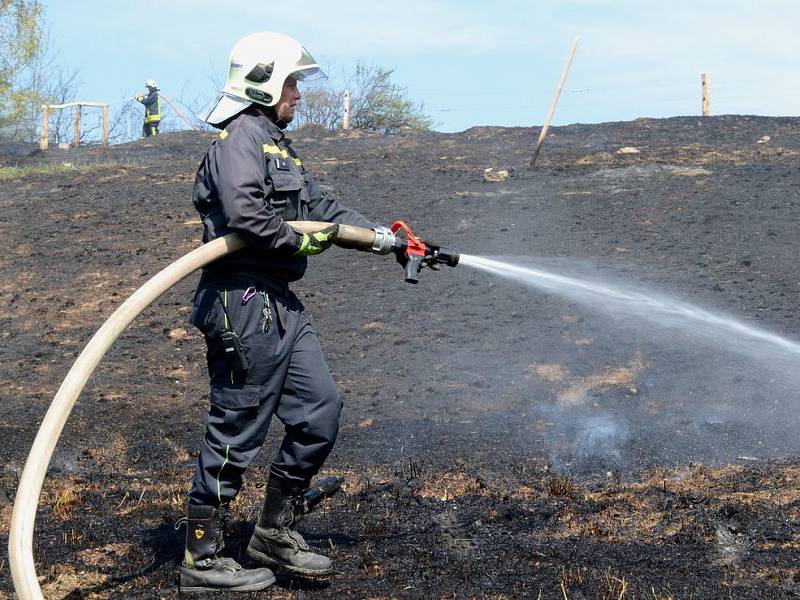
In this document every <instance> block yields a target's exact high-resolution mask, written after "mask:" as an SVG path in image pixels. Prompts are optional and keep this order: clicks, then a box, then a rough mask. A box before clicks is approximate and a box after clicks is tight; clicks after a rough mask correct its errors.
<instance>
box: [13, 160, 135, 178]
mask: <svg viewBox="0 0 800 600" xmlns="http://www.w3.org/2000/svg"><path fill="white" fill-rule="evenodd" d="M119 166H120V165H118V164H117V163H115V162H102V163H92V164H88V165H73V164H71V163H40V164H38V165H29V166H25V167H0V181H11V180H14V179H24V178H25V177H31V176H35V175H63V174H65V173H69V174H75V175H82V174H84V173H94V172H97V171H106V170H109V169H114V168H116V167H119Z"/></svg>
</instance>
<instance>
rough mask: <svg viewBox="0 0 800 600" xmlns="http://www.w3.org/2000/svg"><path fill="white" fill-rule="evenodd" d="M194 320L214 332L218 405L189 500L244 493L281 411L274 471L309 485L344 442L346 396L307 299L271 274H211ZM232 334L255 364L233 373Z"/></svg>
mask: <svg viewBox="0 0 800 600" xmlns="http://www.w3.org/2000/svg"><path fill="white" fill-rule="evenodd" d="M265 313H266V315H265ZM190 320H191V322H192V323H193V324H194V325H195V326H196V327H198V328H199V329H200V331H201V332H202V333H203V334H204V335H205V338H206V344H207V347H208V352H207V356H206V357H207V362H208V372H209V376H210V379H211V407H210V410H209V412H208V418H207V421H206V433H205V436H204V438H203V443H202V446H201V449H200V454H199V456H198V460H197V469H196V471H195V477H194V481H193V483H192V490H191V492H190V494H189V501H190V502H192V503H193V504H203V505H211V506H220V505H223V504H226V503H228V502H230V501H231V500H233V499H234V498H235V497H236V495H237V494H238V492H239V489H240V488H241V485H242V475H243V474H244V472H245V470H246V469H247V467H248V465H249V464H250V463H251V461H252V460H253V459H254V458H255V457H256V455H257V454H258V452H259V450H260V449H261V446H262V444H263V443H264V438H265V437H266V435H267V429H268V427H269V423H270V420H271V419H272V415H273V414H275V415H276V416H277V417H278V419H280V421H281V422H282V423H283V425H284V429H285V435H284V438H283V442H282V443H281V445H280V448H279V449H278V453H277V456H276V457H275V459H274V461H273V463H272V466H271V468H270V473H271V475H272V476H273V477H276V478H277V479H279V480H281V481H282V483H283V484H284V485H287V486H288V487H290V488H295V489H304V488H306V487H307V486H308V483H309V482H310V480H311V478H312V477H313V476H314V475H316V473H317V472H318V471H319V469H320V468H321V467H322V464H323V463H324V462H325V459H326V458H327V457H328V454H329V453H330V451H331V449H332V448H333V445H334V443H335V441H336V435H337V433H338V431H339V414H340V413H341V409H342V399H341V396H340V395H339V392H338V391H337V389H336V385H335V384H334V381H333V378H332V377H331V373H330V370H329V369H328V365H327V364H326V363H325V358H324V357H323V355H322V349H321V348H320V344H319V339H318V338H317V335H316V334H315V333H314V330H313V328H312V327H311V323H310V321H309V319H308V317H307V316H306V314H305V312H304V307H303V305H302V303H301V302H300V301H299V300H298V298H297V297H296V296H295V295H294V294H293V293H292V292H290V291H289V290H288V288H286V287H285V286H281V285H277V284H275V283H273V282H270V281H269V280H258V281H256V280H253V279H252V278H247V277H241V278H240V277H236V276H220V275H209V274H208V273H205V274H204V275H203V276H202V277H201V279H200V284H199V285H198V288H197V292H196V294H195V299H194V306H193V311H192V316H191V319H190ZM225 331H235V332H236V333H237V334H238V336H239V339H240V341H241V345H242V347H243V348H244V352H245V354H246V357H247V363H248V366H247V370H245V371H241V370H232V369H231V366H230V363H229V361H228V360H227V358H226V352H225V345H224V343H223V341H222V334H223V333H224V332H225Z"/></svg>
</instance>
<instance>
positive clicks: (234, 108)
mask: <svg viewBox="0 0 800 600" xmlns="http://www.w3.org/2000/svg"><path fill="white" fill-rule="evenodd" d="M287 77H294V78H295V79H297V80H298V81H305V82H308V81H322V80H324V79H325V78H326V75H325V73H323V72H322V69H321V68H320V66H319V65H318V64H317V61H315V60H314V57H313V56H311V54H309V52H308V50H306V49H305V48H304V47H303V46H302V45H301V44H300V42H298V41H297V40H295V39H293V38H290V37H289V36H288V35H283V34H282V33H271V32H268V31H264V32H260V33H253V34H250V35H248V36H247V37H243V38H242V39H241V40H239V41H238V42H236V45H235V46H234V47H233V50H231V56H230V59H229V60H228V78H227V80H226V81H225V89H223V90H222V94H221V95H220V97H219V98H218V99H217V102H216V104H215V105H214V107H213V108H212V109H211V111H210V112H209V113H208V115H206V117H205V119H204V120H205V121H206V122H207V123H210V124H212V125H218V124H219V123H222V122H223V121H226V120H227V119H230V118H231V117H232V116H234V115H236V114H238V113H240V112H242V111H243V110H244V109H245V108H247V107H248V106H250V105H251V104H253V103H254V102H255V103H256V104H261V105H263V106H275V105H276V104H277V103H278V100H280V97H281V92H282V91H283V83H284V82H285V81H286V78H287Z"/></svg>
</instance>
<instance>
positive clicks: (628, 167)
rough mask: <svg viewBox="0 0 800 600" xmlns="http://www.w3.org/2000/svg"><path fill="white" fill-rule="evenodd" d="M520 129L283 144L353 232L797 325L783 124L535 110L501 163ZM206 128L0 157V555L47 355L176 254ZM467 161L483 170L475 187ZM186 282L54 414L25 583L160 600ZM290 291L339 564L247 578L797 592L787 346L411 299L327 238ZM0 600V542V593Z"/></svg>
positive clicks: (192, 361) (54, 381)
mask: <svg viewBox="0 0 800 600" xmlns="http://www.w3.org/2000/svg"><path fill="white" fill-rule="evenodd" d="M537 133H538V132H537V131H535V130H531V129H501V128H489V127H486V128H476V129H473V130H469V131H466V132H463V133H460V134H447V135H445V134H425V135H408V136H384V137H381V136H373V135H358V134H355V133H352V134H343V133H338V134H330V133H326V132H319V131H310V130H308V131H300V132H296V133H295V134H294V139H295V147H296V148H297V150H298V152H299V153H300V155H301V156H302V157H303V160H304V163H305V164H306V165H307V166H308V167H309V168H310V169H311V170H313V171H314V172H315V173H316V174H317V175H318V178H319V179H320V180H321V183H322V184H323V185H324V186H326V187H327V188H328V189H329V191H330V193H333V194H335V195H336V196H337V197H340V198H342V199H344V200H345V201H346V202H347V203H348V204H349V205H350V206H353V207H354V208H357V209H359V210H361V211H362V212H364V213H365V214H367V215H369V216H371V217H373V218H374V219H376V220H381V221H383V222H386V223H389V222H391V221H393V220H395V219H398V218H403V219H406V220H407V221H408V222H409V223H410V224H411V225H412V227H414V228H415V229H416V230H417V232H418V233H419V234H420V236H421V237H423V238H425V239H429V240H431V241H433V242H438V243H441V244H445V245H451V246H454V247H455V248H458V249H459V250H461V251H462V252H464V253H469V254H475V255H483V256H507V257H530V258H532V259H535V260H536V261H537V264H539V265H542V264H544V265H547V266H548V267H549V268H551V269H553V270H556V271H558V270H563V271H564V272H571V273H576V272H577V273H591V275H592V276H593V277H598V276H602V277H607V278H608V279H609V280H613V281H624V282H628V283H630V282H635V283H636V284H637V285H642V286H645V287H646V288H647V289H651V290H658V291H662V292H667V293H669V294H671V295H673V296H676V297H680V298H681V299H683V300H685V301H688V302H693V303H697V304H699V305H702V306H705V307H709V308H712V309H718V310H722V311H725V312H726V313H730V314H733V315H736V316H738V317H740V318H741V319H742V320H743V321H746V322H747V323H750V324H754V325H758V326H761V327H764V328H766V329H768V330H770V331H774V332H776V333H778V334H780V335H783V336H786V337H788V338H791V339H799V338H800V325H798V324H797V318H796V316H797V315H796V306H797V301H798V295H800V286H798V281H800V261H798V258H797V257H798V256H800V247H799V242H798V239H797V235H796V233H797V224H798V205H799V204H800V189H799V188H798V181H799V180H800V165H799V164H798V156H800V119H777V118H756V117H750V118H748V117H715V118H707V119H698V118H676V119H667V120H645V119H643V120H638V121H633V122H629V123H611V124H601V125H572V126H569V127H559V128H555V129H554V130H552V135H551V136H550V139H549V140H548V143H547V146H546V147H545V150H544V152H543V153H542V155H541V156H540V158H539V164H538V165H537V169H536V170H535V171H529V170H527V168H526V166H527V162H528V160H529V158H530V154H531V146H532V142H533V141H534V140H535V139H536V134H537ZM764 136H769V140H766V141H765V140H764ZM212 139H213V134H203V133H181V134H171V135H164V136H161V137H159V138H156V139H153V140H147V141H140V142H135V143H132V144H127V145H120V146H114V147H110V148H95V147H92V148H83V149H78V150H70V151H69V152H64V151H56V150H54V151H50V152H48V153H46V154H45V155H41V154H37V153H32V152H28V151H23V150H25V149H24V148H23V149H20V148H19V147H14V148H13V149H9V151H8V152H5V153H4V152H3V151H2V150H0V177H2V179H0V206H1V207H2V210H0V235H1V236H2V240H3V242H4V249H5V251H4V253H3V254H2V255H1V256H0V263H1V264H2V274H3V275H2V279H0V322H2V328H0V336H2V338H3V343H2V347H0V353H1V354H0V357H1V358H2V361H0V374H1V375H0V377H1V379H2V388H0V390H1V391H0V398H1V399H2V402H0V450H1V451H2V453H3V456H4V457H5V460H4V468H3V472H2V473H1V474H0V523H2V524H3V528H2V529H3V534H2V539H1V540H0V541H2V543H3V546H4V547H5V544H6V540H7V535H6V533H5V532H6V531H7V524H8V521H9V518H10V512H11V502H13V498H14V493H15V488H16V482H17V478H18V477H19V473H20V471H21V468H22V465H23V463H24V460H25V458H26V455H27V452H28V449H29V448H30V445H31V443H32V441H33V438H34V435H35V432H36V427H37V426H38V423H39V422H40V420H41V418H42V416H43V414H44V412H45V410H46V408H47V406H48V404H49V402H50V400H51V399H52V397H53V395H54V394H55V391H56V389H57V388H58V385H59V384H60V382H61V380H62V379H63V377H64V375H65V374H66V372H67V371H68V369H69V367H70V365H71V363H72V362H73V361H74V359H75V357H76V356H77V355H78V353H79V352H80V350H81V348H82V347H83V346H84V345H85V343H86V342H87V341H88V340H89V338H90V337H91V335H92V334H93V333H94V332H95V331H96V329H97V328H98V327H99V326H100V325H101V324H102V322H103V321H104V320H105V319H106V318H107V317H108V316H109V315H110V314H111V312H112V311H113V310H114V309H115V308H116V307H117V306H118V305H119V304H120V303H121V302H122V300H123V299H124V298H125V297H127V296H128V295H129V294H130V293H131V292H133V291H134V290H135V289H136V288H137V287H139V286H140V285H141V284H142V283H143V282H144V281H146V280H147V279H148V278H149V277H150V276H152V275H154V274H155V273H156V272H158V270H160V269H161V268H163V267H164V266H166V265H167V264H168V263H169V262H171V261H172V260H174V259H175V258H177V257H179V256H181V255H183V254H184V253H186V252H188V251H189V250H191V249H192V248H194V247H196V245H197V243H198V240H199V231H200V227H199V221H198V219H197V216H196V214H195V213H194V212H193V209H192V207H191V202H190V195H191V185H192V181H193V176H194V171H195V168H196V166H197V163H198V161H199V159H200V157H201V156H202V154H203V152H204V150H205V148H206V147H207V145H208V144H209V143H210V141H211V140H212ZM759 142H761V143H759ZM623 147H635V148H637V149H638V150H639V152H638V153H619V152H618V151H619V150H620V149H621V148H623ZM12 150H13V152H12ZM64 163H69V164H68V165H65V164H64ZM11 167H14V168H11ZM487 167H494V168H506V169H513V172H512V176H511V177H510V178H509V179H508V180H507V181H505V182H503V183H486V182H484V181H483V179H482V175H483V170H484V169H485V168H487ZM195 282H196V278H195V277H190V278H189V279H187V280H185V281H184V282H182V283H181V284H179V285H178V286H176V287H175V288H174V289H173V290H171V291H170V292H168V293H167V294H166V295H165V296H164V297H162V298H161V299H160V300H159V301H157V302H156V303H155V304H154V305H153V306H152V307H150V308H149V309H148V310H147V311H146V312H145V313H144V314H143V315H142V316H141V317H140V318H139V319H138V320H137V321H136V322H135V323H134V325H133V326H132V327H131V328H130V329H129V330H128V331H127V332H126V333H125V334H124V335H123V336H122V337H121V338H120V340H119V341H118V342H117V343H116V345H115V346H114V347H113V348H112V349H111V351H110V352H109V354H108V355H107V357H106V359H105V360H104V361H103V363H101V365H100V367H99V368H98V369H97V371H96V372H95V374H94V376H93V377H92V379H91V380H90V382H89V384H88V385H87V387H86V389H85V390H84V392H83V394H82V395H81V398H80V399H79V401H78V403H77V405H76V407H75V409H74V411H73V414H72V416H71V417H70V420H69V422H68V424H67V426H66V428H65V431H64V434H63V436H62V438H61V440H60V442H59V445H58V447H57V449H56V453H55V456H54V458H53V461H52V464H51V468H50V471H49V473H48V478H47V481H46V483H45V489H44V492H43V495H42V500H41V508H40V511H39V514H38V518H37V530H36V534H35V545H36V548H35V554H36V559H37V561H38V562H37V565H38V569H39V574H40V575H41V576H42V580H41V585H42V587H43V589H44V592H45V596H46V597H48V598H171V597H176V596H177V595H178V594H177V590H176V565H177V561H178V560H179V557H180V555H181V541H180V539H179V536H180V535H182V532H181V533H176V532H175V531H174V530H173V523H174V522H175V521H176V520H177V519H178V518H179V517H180V516H181V514H182V507H183V504H184V501H185V495H186V491H187V487H188V485H189V481H190V478H191V473H192V469H193V460H194V455H195V452H196V450H197V447H198V444H199V441H200V438H201V436H202V432H203V418H204V415H205V411H206V406H207V402H208V394H207V389H206V385H207V384H206V380H205V371H204V370H205V366H204V359H203V341H202V338H201V337H200V336H199V335H198V334H197V333H196V332H195V331H193V330H192V329H191V328H190V327H189V326H188V325H187V324H186V316H187V312H188V308H187V306H188V303H189V301H190V299H191V295H192V289H193V286H194V284H195ZM295 290H296V292H297V294H298V296H299V297H300V298H301V299H302V300H303V302H304V303H305V304H306V307H307V309H308V311H309V313H310V314H311V315H312V316H313V317H314V322H315V326H316V328H317V331H318V333H319V335H320V338H321V340H322V344H323V348H324V350H325V353H326V356H327V358H328V362H329V365H330V367H331V369H332V371H333V373H334V377H335V378H336V380H337V382H338V385H339V388H340V391H341V392H342V394H343V396H344V398H345V405H346V406H345V411H344V413H343V417H342V429H341V434H340V438H339V442H338V444H337V446H336V448H335V450H334V452H333V454H332V456H331V458H330V459H329V461H328V463H327V465H326V468H325V470H324V473H326V474H337V475H343V476H345V477H346V479H347V485H346V494H342V495H340V496H337V497H335V498H333V499H331V500H330V501H329V502H328V503H327V504H326V505H325V507H324V508H323V509H322V510H319V511H317V512H316V513H314V514H312V515H310V516H309V517H308V518H307V519H306V520H305V521H304V522H303V528H302V529H303V531H304V532H305V533H306V534H307V538H308V539H309V540H310V541H312V542H313V543H314V544H315V545H316V546H318V547H322V548H324V549H325V551H327V552H328V553H329V554H330V555H331V556H332V557H333V558H334V560H335V561H336V568H337V576H336V578H335V579H334V580H333V581H332V582H331V583H330V584H328V585H327V586H309V585H306V584H301V583H300V582H297V581H287V580H282V581H280V582H279V584H278V585H277V586H276V587H274V588H271V590H269V591H266V592H262V593H261V594H260V595H262V596H264V597H277V598H324V597H330V596H334V597H338V596H350V597H357V598H365V597H370V598H400V597H403V598H405V597H409V598H430V597H435V598H448V597H488V598H537V597H541V598H570V599H573V598H651V599H654V600H655V599H666V598H698V599H699V598H737V599H738V598H759V599H760V598H781V597H787V598H788V597H794V596H797V595H800V562H799V561H798V559H799V558H800V556H798V547H799V546H798V544H799V543H800V525H798V518H800V463H798V456H800V439H798V436H797V435H796V433H795V432H796V429H797V423H798V418H797V414H798V410H797V409H798V404H800V402H798V400H797V398H796V394H795V392H794V390H795V389H796V385H795V384H796V376H795V375H794V371H795V370H796V369H795V367H796V362H795V361H794V359H784V358H783V357H780V358H779V359H775V358H774V357H773V356H772V355H770V357H766V358H765V357H763V356H754V355H752V354H742V353H739V352H737V351H736V350H738V349H737V348H730V347H724V348H720V347H718V346H717V345H715V344H713V343H709V342H707V341H706V342H702V341H698V340H696V339H694V338H693V337H692V335H691V332H689V333H687V332H681V331H678V332H676V331H667V330H664V329H661V328H660V327H659V326H658V324H654V323H651V322H648V321H642V320H637V319H633V318H629V316H627V315H618V314H617V315H613V314H607V313H605V312H603V311H598V310H594V308H598V307H587V306H583V305H581V304H578V303H576V302H574V301H572V300H571V299H570V298H562V297H559V296H556V295H552V294H545V293H541V292H536V291H535V290H531V289H529V288H525V287H523V286H520V285H518V284H514V283H510V282H508V281H504V280H501V279H495V278H493V277H491V276H489V275H486V274H484V273H481V272H479V271H475V270H472V269H469V268H468V267H466V266H459V267H457V268H456V269H452V270H451V269H448V268H446V267H445V268H443V270H442V271H441V272H438V273H436V272H427V271H426V272H423V273H422V277H421V282H420V284H419V285H418V286H410V285H407V284H404V283H403V282H402V273H401V271H400V269H399V267H398V266H397V265H396V264H395V263H394V261H393V260H391V259H388V258H385V257H376V256H370V255H365V254H361V253H357V252H352V251H350V252H348V251H345V250H341V249H335V250H333V251H331V252H327V253H325V254H323V255H321V256H319V257H315V258H314V259H312V264H311V267H310V269H309V273H308V275H307V276H306V277H305V278H304V280H303V281H302V282H299V283H298V284H297V285H296V286H295ZM272 429H273V431H272V432H271V434H270V442H269V444H268V446H267V448H266V449H265V452H263V453H262V455H261V456H260V457H259V458H258V459H257V461H256V463H255V464H254V466H253V467H252V469H251V472H250V473H249V476H248V478H247V481H246V484H245V487H244V489H243V492H242V494H241V497H240V498H239V499H238V500H237V502H236V505H235V507H234V510H235V515H236V521H235V523H234V531H233V532H232V534H233V535H232V543H231V547H230V550H231V552H232V553H233V555H240V554H241V551H242V548H243V545H244V544H246V540H247V536H248V535H249V531H250V529H251V528H252V523H253V520H254V518H255V515H256V513H257V511H258V508H259V505H260V497H261V494H262V492H263V482H264V479H265V472H266V468H267V467H268V464H269V458H270V455H271V454H272V452H273V451H274V448H275V442H276V440H277V439H278V435H279V433H280V432H279V429H280V427H279V426H278V424H275V425H273V428H272ZM11 589H12V588H11V580H10V575H9V569H8V563H7V560H6V561H2V560H0V598H4V597H7V596H10V595H11V593H12V592H11ZM218 596H219V597H221V598H222V597H227V596H225V595H224V594H219V595H218ZM230 597H231V598H233V597H240V596H234V595H230Z"/></svg>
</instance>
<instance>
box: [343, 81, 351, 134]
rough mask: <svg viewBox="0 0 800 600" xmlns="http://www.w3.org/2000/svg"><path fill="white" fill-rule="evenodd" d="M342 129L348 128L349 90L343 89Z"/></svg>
mask: <svg viewBox="0 0 800 600" xmlns="http://www.w3.org/2000/svg"><path fill="white" fill-rule="evenodd" d="M342 129H350V90H345V91H344V118H343V119H342Z"/></svg>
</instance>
